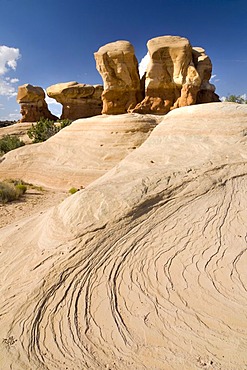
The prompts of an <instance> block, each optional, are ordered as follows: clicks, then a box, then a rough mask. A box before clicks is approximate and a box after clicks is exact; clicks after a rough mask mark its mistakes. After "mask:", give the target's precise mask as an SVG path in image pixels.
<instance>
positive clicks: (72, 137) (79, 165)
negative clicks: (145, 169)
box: [0, 114, 160, 190]
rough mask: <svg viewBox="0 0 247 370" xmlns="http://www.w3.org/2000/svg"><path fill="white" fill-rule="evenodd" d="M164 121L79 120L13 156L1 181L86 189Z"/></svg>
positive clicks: (1, 167)
mask: <svg viewBox="0 0 247 370" xmlns="http://www.w3.org/2000/svg"><path fill="white" fill-rule="evenodd" d="M158 122H160V118H157V117H155V116H150V115H147V116H142V115H138V114H126V115H121V116H106V115H103V116H97V117H92V118H85V119H81V120H77V121H75V122H74V123H72V124H71V125H70V126H68V127H66V128H65V129H63V130H61V131H60V132H59V133H58V134H56V135H55V136H53V137H51V138H50V139H49V140H47V141H46V142H43V143H40V144H32V145H31V146H26V147H22V148H20V149H16V150H14V151H12V152H9V153H7V154H6V155H5V156H4V157H2V158H1V163H0V178H1V179H4V178H22V179H23V180H25V181H27V182H31V183H33V184H36V185H42V186H46V187H52V188H59V189H63V190H69V189H70V188H71V187H78V188H80V187H84V186H86V185H88V184H89V183H90V182H92V181H94V180H95V179H96V178H98V177H99V176H102V175H103V174H104V173H105V172H107V171H108V170H109V169H111V168H112V167H114V166H115V165H116V164H117V163H118V162H119V161H121V160H122V159H123V158H124V157H126V156H127V155H128V154H129V153H130V152H131V151H133V150H135V149H136V148H137V147H139V146H140V145H141V144H142V143H143V142H144V141H145V140H146V138H147V137H148V136H149V135H150V133H151V131H152V130H153V128H154V127H155V126H156V125H157V124H158ZM17 163H18V165H16V164H17Z"/></svg>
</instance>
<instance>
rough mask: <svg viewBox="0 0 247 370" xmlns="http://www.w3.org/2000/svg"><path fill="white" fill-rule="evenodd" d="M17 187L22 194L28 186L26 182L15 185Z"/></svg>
mask: <svg viewBox="0 0 247 370" xmlns="http://www.w3.org/2000/svg"><path fill="white" fill-rule="evenodd" d="M15 188H16V189H17V190H18V191H19V192H20V193H21V195H22V194H25V193H26V191H27V186H26V185H24V184H17V185H15Z"/></svg>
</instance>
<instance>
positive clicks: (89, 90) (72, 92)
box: [46, 81, 103, 120]
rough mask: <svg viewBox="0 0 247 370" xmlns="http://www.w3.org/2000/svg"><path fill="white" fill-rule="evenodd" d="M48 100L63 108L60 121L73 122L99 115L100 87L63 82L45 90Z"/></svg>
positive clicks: (100, 108)
mask: <svg viewBox="0 0 247 370" xmlns="http://www.w3.org/2000/svg"><path fill="white" fill-rule="evenodd" d="M46 92H47V95H48V96H49V97H50V98H54V99H56V101H57V102H59V103H61V104H62V106H63V111H62V115H61V119H66V118H68V119H71V120H75V119H77V118H86V117H92V116H97V115H98V114H101V110H102V100H101V94H102V92H103V87H102V86H101V85H86V84H80V83H78V82H75V81H73V82H65V83H59V84H56V85H52V86H50V87H48V88H47V90H46Z"/></svg>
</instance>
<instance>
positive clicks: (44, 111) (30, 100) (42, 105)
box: [17, 84, 58, 122]
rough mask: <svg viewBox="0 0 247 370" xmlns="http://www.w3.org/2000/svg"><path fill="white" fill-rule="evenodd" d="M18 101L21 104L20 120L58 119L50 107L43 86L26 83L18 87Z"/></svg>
mask: <svg viewBox="0 0 247 370" xmlns="http://www.w3.org/2000/svg"><path fill="white" fill-rule="evenodd" d="M17 102H18V103H19V104H20V105H21V110H20V113H21V115H22V118H21V119H20V122H36V121H38V120H40V119H41V118H48V119H51V120H54V121H55V120H57V119H58V118H57V117H56V116H54V115H53V114H52V113H51V112H50V111H49V109H48V106H47V103H46V101H45V93H44V90H43V89H42V88H41V87H38V86H32V85H30V84H25V85H22V86H19V87H18V94H17Z"/></svg>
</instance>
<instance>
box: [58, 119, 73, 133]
mask: <svg viewBox="0 0 247 370" xmlns="http://www.w3.org/2000/svg"><path fill="white" fill-rule="evenodd" d="M58 122H59V125H60V129H61V130H62V129H63V128H64V127H67V126H69V125H70V124H71V123H72V121H71V120H70V119H68V118H67V119H61V120H59V121H58Z"/></svg>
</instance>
